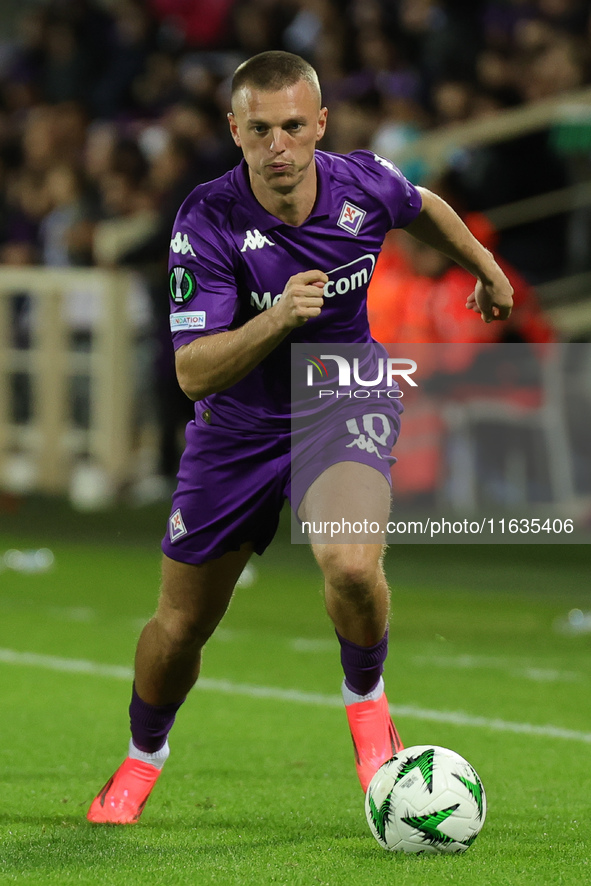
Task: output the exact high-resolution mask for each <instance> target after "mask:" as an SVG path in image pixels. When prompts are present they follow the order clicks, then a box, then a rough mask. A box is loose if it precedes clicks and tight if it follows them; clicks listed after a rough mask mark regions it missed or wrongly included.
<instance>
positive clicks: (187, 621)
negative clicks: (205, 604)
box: [155, 607, 215, 650]
mask: <svg viewBox="0 0 591 886" xmlns="http://www.w3.org/2000/svg"><path fill="white" fill-rule="evenodd" d="M155 617H156V620H157V622H158V627H159V629H160V633H161V634H163V635H164V636H165V637H166V641H167V645H168V646H169V648H170V649H175V650H178V649H188V648H195V649H200V648H201V647H202V646H204V645H205V643H206V642H207V640H209V638H210V637H211V635H212V633H213V632H214V630H215V625H210V624H207V623H206V622H204V621H203V619H201V618H199V617H197V616H196V615H195V614H193V613H191V612H185V611H183V610H178V609H169V608H167V607H160V608H159V609H158V612H157V614H156V616H155Z"/></svg>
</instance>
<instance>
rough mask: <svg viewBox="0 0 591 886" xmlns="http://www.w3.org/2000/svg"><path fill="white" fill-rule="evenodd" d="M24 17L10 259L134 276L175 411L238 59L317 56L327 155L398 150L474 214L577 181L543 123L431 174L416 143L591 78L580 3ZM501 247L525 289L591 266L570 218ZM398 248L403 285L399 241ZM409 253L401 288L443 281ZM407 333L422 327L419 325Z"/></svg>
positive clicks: (267, 6)
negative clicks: (185, 246) (204, 197)
mask: <svg viewBox="0 0 591 886" xmlns="http://www.w3.org/2000/svg"><path fill="white" fill-rule="evenodd" d="M17 24H18V32H17V36H16V37H14V38H13V39H4V40H1V39H0V263H2V264H5V265H31V264H37V265H39V264H40V265H47V266H54V267H67V266H94V265H96V266H101V267H107V268H112V267H120V266H123V267H129V268H135V269H138V270H139V271H141V279H142V281H143V285H144V287H145V292H146V299H147V301H148V304H149V312H150V314H151V316H152V318H153V320H152V324H153V330H155V332H154V335H155V339H156V340H157V341H158V348H159V350H158V354H159V357H158V358H157V359H158V360H160V365H159V368H158V371H157V373H156V377H157V379H159V380H160V381H161V383H162V385H163V388H164V390H165V391H167V392H168V393H165V394H164V396H163V398H161V399H162V404H161V408H162V409H164V410H166V409H169V410H171V412H172V414H173V415H175V416H176V415H178V412H179V410H182V409H183V408H184V406H183V405H181V404H174V403H173V400H172V397H173V395H172V394H171V393H170V392H171V390H172V388H171V387H169V385H168V382H169V379H170V376H171V374H172V369H171V365H172V364H171V356H170V350H169V347H170V346H169V344H168V343H167V339H168V332H167V330H166V322H161V321H163V318H164V317H165V315H166V314H167V312H168V300H167V285H166V262H167V255H168V247H169V242H170V235H171V229H172V224H173V220H174V216H175V213H176V210H177V209H178V206H179V204H180V202H181V201H182V199H183V198H184V196H185V195H186V194H187V193H188V192H189V191H190V190H191V189H192V188H193V187H194V186H195V185H196V184H198V183H199V182H203V181H206V180H209V179H211V178H213V177H216V176H218V175H220V174H222V173H223V172H225V171H226V170H227V169H229V168H230V167H231V166H233V165H234V164H235V163H236V162H237V160H238V159H239V154H238V151H237V149H236V148H235V146H234V145H233V143H232V141H231V139H230V137H229V135H228V132H227V122H226V112H227V110H228V106H229V85H230V79H231V75H232V72H233V70H234V69H235V68H236V66H237V65H238V64H239V63H240V62H241V61H243V60H244V59H245V58H247V57H249V56H251V55H253V54H255V53H257V52H261V51H263V50H267V49H286V50H290V51H293V52H296V53H299V54H301V55H303V56H304V57H306V58H307V59H309V60H310V61H311V62H312V63H313V64H314V65H315V67H316V68H317V70H318V72H319V76H320V80H321V84H322V88H323V93H324V100H325V103H326V104H327V105H328V107H329V111H330V118H329V119H330V123H329V127H328V133H327V136H326V139H325V141H324V142H323V145H322V147H324V148H325V149H327V150H334V151H339V152H347V151H350V150H354V149H357V148H369V149H371V150H374V151H376V152H377V153H379V154H382V155H385V156H387V157H389V158H390V159H393V160H394V162H397V158H398V157H400V165H401V168H402V169H403V171H404V172H405V174H407V175H408V177H409V178H411V179H412V180H413V181H415V183H417V184H424V185H426V186H429V187H433V188H435V189H436V190H438V191H439V192H440V193H443V194H444V196H446V197H447V199H449V200H450V201H451V202H452V204H453V205H454V206H455V207H456V208H457V209H458V211H460V212H461V213H463V214H464V215H466V217H468V216H470V217H471V218H472V219H475V218H477V217H478V215H475V213H476V214H479V213H480V214H482V213H485V212H486V210H488V209H490V208H491V207H494V206H498V205H500V204H505V203H509V202H511V201H514V200H519V199H522V198H525V197H530V196H534V195H536V194H539V193H542V192H546V191H549V190H553V189H555V188H560V187H563V186H565V185H567V184H569V183H570V182H571V181H572V180H573V174H574V173H573V159H572V157H571V156H569V155H568V154H565V153H564V151H561V150H560V149H559V146H558V145H557V142H556V139H553V137H552V132H550V131H548V130H543V131H539V132H535V133H533V134H528V135H524V136H521V137H516V138H514V139H512V140H511V141H508V142H503V143H501V144H499V145H490V146H486V147H480V148H474V149H471V150H463V151H456V152H455V153H454V154H453V155H451V156H450V158H449V164H448V168H447V170H446V172H445V175H444V176H443V177H441V176H440V175H439V177H438V178H437V180H435V179H434V177H433V176H434V173H433V170H430V169H429V168H428V167H427V166H426V165H425V164H424V163H418V162H417V161H416V160H413V159H412V150H410V153H409V146H410V147H412V142H413V141H414V140H416V139H417V138H419V137H420V136H421V135H423V134H425V133H427V132H430V131H433V130H435V129H437V128H438V127H441V126H445V125H446V124H450V123H457V122H462V121H467V120H472V119H477V118H484V117H491V116H494V115H495V114H498V113H499V112H500V111H502V110H504V109H506V108H510V107H516V106H519V105H524V104H526V103H529V102H533V101H536V100H539V99H543V98H547V97H550V96H554V95H557V94H560V93H564V92H568V91H570V90H572V89H576V88H577V87H581V86H584V85H585V84H587V83H589V82H591V78H590V72H591V66H590V61H591V12H590V9H589V3H588V2H587V0H39V2H36V3H28V4H26V5H24V6H23V8H22V13H21V14H20V17H19V20H18V23H17ZM409 158H410V159H409ZM574 165H576V164H574ZM481 218H483V216H481ZM495 243H496V249H497V250H498V252H499V253H500V254H501V255H503V256H504V259H505V260H506V261H507V262H509V263H510V264H511V265H512V266H514V267H515V268H516V269H517V271H518V272H519V273H520V275H521V276H522V277H523V281H524V287H527V284H528V283H529V284H532V283H533V284H535V283H539V282H543V281H545V280H548V279H552V278H555V277H559V276H560V275H561V274H564V273H566V272H568V271H572V270H588V269H589V268H588V267H585V261H586V260H587V258H588V255H589V252H590V250H589V249H588V248H587V247H588V244H584V248H579V249H578V252H577V251H576V250H575V252H576V254H577V256H578V259H577V258H575V259H573V248H572V236H571V234H570V233H569V220H568V218H567V217H565V216H557V217H553V218H549V219H545V220H542V221H539V222H537V223H535V224H529V225H522V226H520V227H518V228H513V229H511V230H509V231H506V232H502V233H501V234H500V235H499V236H498V237H496V240H495ZM392 250H393V251H394V252H397V251H398V256H399V257H398V259H397V260H396V261H395V262H394V265H392V266H391V267H392V268H393V273H394V274H395V275H396V274H398V276H399V278H400V273H401V270H400V268H401V264H400V262H401V260H402V259H401V258H400V256H402V254H403V253H404V247H400V246H399V244H395V245H393V246H392V249H391V254H392ZM400 250H402V251H400ZM581 256H583V257H582V258H581ZM416 258H417V257H416V256H414V257H413V256H411V255H409V254H408V252H407V254H406V256H405V258H404V262H405V273H406V274H407V280H408V275H409V273H410V270H409V268H411V266H412V268H413V269H412V273H413V274H415V276H417V275H418V276H419V277H422V278H427V279H429V280H433V279H435V278H436V279H440V278H441V276H442V275H443V273H444V271H447V268H442V269H436V271H432V270H431V271H427V272H424V270H421V268H423V269H424V267H425V266H429V263H428V262H427V265H425V255H424V254H422V255H421V256H419V257H418V258H419V261H418V265H417V261H416ZM404 262H403V263H404ZM577 262H578V264H577ZM384 267H385V265H384ZM526 281H527V282H526ZM385 288H386V290H387V291H388V292H389V291H390V288H389V286H388V285H387V286H386V287H385ZM427 288H428V287H427ZM528 299H529V294H528V296H527V298H526V299H525V301H527V302H528V304H530V302H529V301H528ZM379 310H380V306H379V305H378V306H377V308H375V309H374V313H375V312H376V311H377V313H379ZM440 313H441V312H440ZM376 317H377V314H376ZM386 320H387V323H389V325H386V327H385V329H383V330H381V332H380V335H381V336H384V337H386V338H387V339H389V340H405V339H404V337H403V338H402V339H401V338H400V335H399V333H400V322H399V321H397V319H396V311H391V312H390V317H389V319H388V318H386ZM415 320H416V318H415ZM381 321H384V314H383V312H382V314H381ZM376 322H377V319H376ZM397 322H398V327H397V326H396V324H397ZM413 322H414V321H413ZM536 322H537V321H536ZM411 325H412V324H411ZM539 331H540V330H539V328H538V329H537V331H536V332H535V333H534V336H535V335H536V334H537V333H538V332H539ZM402 334H403V336H404V335H407V336H409V337H410V336H412V335H413V334H414V335H415V336H416V335H418V333H416V331H415V332H414V333H413V332H412V329H411V328H410V327H409V325H408V322H407V325H406V330H405V331H404V332H403V333H402ZM421 334H422V335H423V336H425V335H426V336H427V337H428V336H429V335H431V336H434V335H436V333H435V332H434V331H433V329H430V331H428V332H425V331H424V330H423V332H422V333H421ZM437 334H440V335H441V336H445V335H448V334H449V330H443V331H440V332H439V333H437ZM540 334H542V333H540ZM543 335H545V336H546V339H547V338H548V336H549V333H548V331H547V330H546V331H545V332H544V333H543ZM526 337H527V336H526ZM530 338H531V335H530ZM160 339H161V340H160ZM408 340H411V339H410V338H409V339H408ZM418 340H425V339H424V338H423V339H420V338H419V339H418ZM442 340H443V338H442ZM456 340H457V335H456ZM175 390H178V389H176V388H175ZM163 421H166V417H164V419H163ZM170 448H171V451H170V452H168V451H164V454H163V456H162V459H163V461H162V466H161V467H162V470H163V472H164V473H168V472H169V470H172V468H171V465H173V464H175V461H176V455H175V454H174V453H173V452H172V449H173V448H174V447H173V444H172V443H170ZM164 450H166V446H165V447H164Z"/></svg>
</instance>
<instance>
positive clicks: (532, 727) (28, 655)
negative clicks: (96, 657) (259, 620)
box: [0, 649, 591, 744]
mask: <svg viewBox="0 0 591 886" xmlns="http://www.w3.org/2000/svg"><path fill="white" fill-rule="evenodd" d="M0 663H1V664H9V665H20V666H24V667H35V668H41V669H42V670H47V671H65V672H67V673H70V674H88V675H90V676H93V677H110V678H112V679H116V680H131V679H132V678H133V670H132V668H129V667H124V666H120V665H104V664H99V663H98V662H94V661H87V660H86V659H79V658H60V657H59V656H55V655H38V654H37V653H35V652H16V651H15V650H13V649H0ZM197 685H198V689H201V690H204V691H206V692H221V693H224V694H227V695H244V696H247V697H248V698H269V699H273V700H275V701H289V702H293V703H295V704H304V705H317V706H320V707H330V708H340V707H342V704H343V701H342V699H341V696H340V695H323V694H321V693H319V692H304V691H302V690H300V689H281V688H279V687H276V686H254V685H251V684H249V683H233V682H231V681H230V680H214V679H210V678H208V677H202V678H201V679H200V680H199V683H198V684H197ZM390 712H391V714H392V715H393V716H395V717H410V718H411V719H413V720H425V721H428V722H435V723H449V724H451V725H452V726H468V727H473V728H476V729H489V730H492V731H493V732H513V733H516V734H521V735H537V736H541V737H542V738H561V739H565V740H567V741H578V742H583V743H584V744H591V732H578V731H577V730H575V729H563V728H562V727H561V726H553V725H551V724H547V725H545V726H537V725H536V724H535V723H514V722H512V721H511V720H502V719H500V718H498V717H492V718H490V717H475V716H473V715H472V714H465V713H463V712H462V711H436V710H432V709H430V708H420V707H415V706H414V705H390Z"/></svg>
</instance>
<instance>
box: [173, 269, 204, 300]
mask: <svg viewBox="0 0 591 886" xmlns="http://www.w3.org/2000/svg"><path fill="white" fill-rule="evenodd" d="M168 282H169V285H170V297H171V298H172V300H173V302H174V303H175V305H184V304H185V303H186V302H188V301H191V299H192V298H193V296H194V295H195V293H196V291H197V281H196V280H195V274H193V273H192V272H191V271H190V270H189V269H188V268H183V267H182V265H175V267H174V268H172V269H171V271H170V274H169V277H168Z"/></svg>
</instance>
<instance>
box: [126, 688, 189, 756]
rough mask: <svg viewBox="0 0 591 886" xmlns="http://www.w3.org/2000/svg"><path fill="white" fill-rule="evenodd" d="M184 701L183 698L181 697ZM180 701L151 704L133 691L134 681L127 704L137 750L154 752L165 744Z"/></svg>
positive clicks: (147, 752)
mask: <svg viewBox="0 0 591 886" xmlns="http://www.w3.org/2000/svg"><path fill="white" fill-rule="evenodd" d="M183 701H184V699H183ZM182 703H183V702H182V701H178V702H175V703H174V704H163V705H153V704H147V703H146V702H145V701H143V700H142V699H141V698H140V697H139V695H138V694H137V692H136V691H135V683H134V686H133V693H132V696H131V704H130V705H129V721H130V726H131V737H132V739H133V743H134V745H135V746H136V748H137V749H138V750H139V751H144V753H146V754H154V753H156V751H159V750H160V748H163V747H164V745H165V744H166V738H167V736H168V733H169V732H170V730H171V729H172V724H173V723H174V718H175V717H176V712H177V711H178V709H179V708H180V706H181V705H182Z"/></svg>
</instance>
